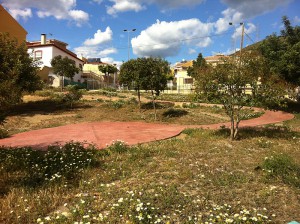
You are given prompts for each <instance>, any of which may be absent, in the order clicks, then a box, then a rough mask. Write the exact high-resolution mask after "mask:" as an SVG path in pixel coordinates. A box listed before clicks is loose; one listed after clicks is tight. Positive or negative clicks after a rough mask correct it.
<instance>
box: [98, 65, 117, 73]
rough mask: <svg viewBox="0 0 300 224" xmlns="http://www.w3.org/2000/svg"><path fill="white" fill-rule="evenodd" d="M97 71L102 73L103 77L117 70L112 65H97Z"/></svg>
mask: <svg viewBox="0 0 300 224" xmlns="http://www.w3.org/2000/svg"><path fill="white" fill-rule="evenodd" d="M98 69H99V71H101V72H102V73H104V74H105V75H109V74H114V73H116V72H117V71H118V69H117V68H116V67H115V66H113V65H108V64H107V65H99V66H98Z"/></svg>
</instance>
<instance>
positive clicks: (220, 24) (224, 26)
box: [215, 8, 243, 34]
mask: <svg viewBox="0 0 300 224" xmlns="http://www.w3.org/2000/svg"><path fill="white" fill-rule="evenodd" d="M222 14H223V18H219V19H218V20H217V21H216V23H215V27H216V33H217V34H220V33H223V32H225V31H227V30H228V29H229V26H230V25H229V23H233V24H239V23H240V22H241V21H243V19H242V16H243V15H242V13H240V12H238V11H236V10H234V9H230V8H228V9H226V10H224V11H223V12H222Z"/></svg>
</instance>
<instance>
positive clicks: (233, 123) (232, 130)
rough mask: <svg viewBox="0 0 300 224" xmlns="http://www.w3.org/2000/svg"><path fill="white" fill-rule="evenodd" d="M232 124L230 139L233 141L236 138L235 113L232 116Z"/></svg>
mask: <svg viewBox="0 0 300 224" xmlns="http://www.w3.org/2000/svg"><path fill="white" fill-rule="evenodd" d="M230 124H231V125H230V139H231V141H233V140H234V133H235V131H236V129H235V122H234V117H233V115H232V116H231V117H230Z"/></svg>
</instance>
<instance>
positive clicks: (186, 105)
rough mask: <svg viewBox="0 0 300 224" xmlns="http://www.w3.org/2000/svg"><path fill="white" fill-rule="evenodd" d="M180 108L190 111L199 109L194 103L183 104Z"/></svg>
mask: <svg viewBox="0 0 300 224" xmlns="http://www.w3.org/2000/svg"><path fill="white" fill-rule="evenodd" d="M182 107H183V108H191V109H193V108H197V107H199V105H198V104H195V103H183V104H182Z"/></svg>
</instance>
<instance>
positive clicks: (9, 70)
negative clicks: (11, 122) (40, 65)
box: [0, 33, 42, 123]
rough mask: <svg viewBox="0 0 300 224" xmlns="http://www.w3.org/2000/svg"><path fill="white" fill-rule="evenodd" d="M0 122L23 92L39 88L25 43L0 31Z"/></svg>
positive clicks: (34, 68) (32, 62) (19, 99)
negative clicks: (19, 43) (18, 41)
mask: <svg viewBox="0 0 300 224" xmlns="http://www.w3.org/2000/svg"><path fill="white" fill-rule="evenodd" d="M0 68H1V69H0V123H2V122H3V121H4V119H5V116H6V115H7V112H8V110H9V108H10V107H11V106H13V105H15V104H17V103H19V102H21V99H22V94H23V93H24V92H34V91H35V90H37V89H40V88H41V86H42V83H41V81H40V78H39V76H38V75H37V67H36V65H35V63H34V61H33V59H32V58H31V57H30V56H29V55H28V53H27V47H26V45H25V43H23V44H21V45H18V43H17V41H16V40H12V39H11V38H10V37H9V35H7V34H4V33H0Z"/></svg>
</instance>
